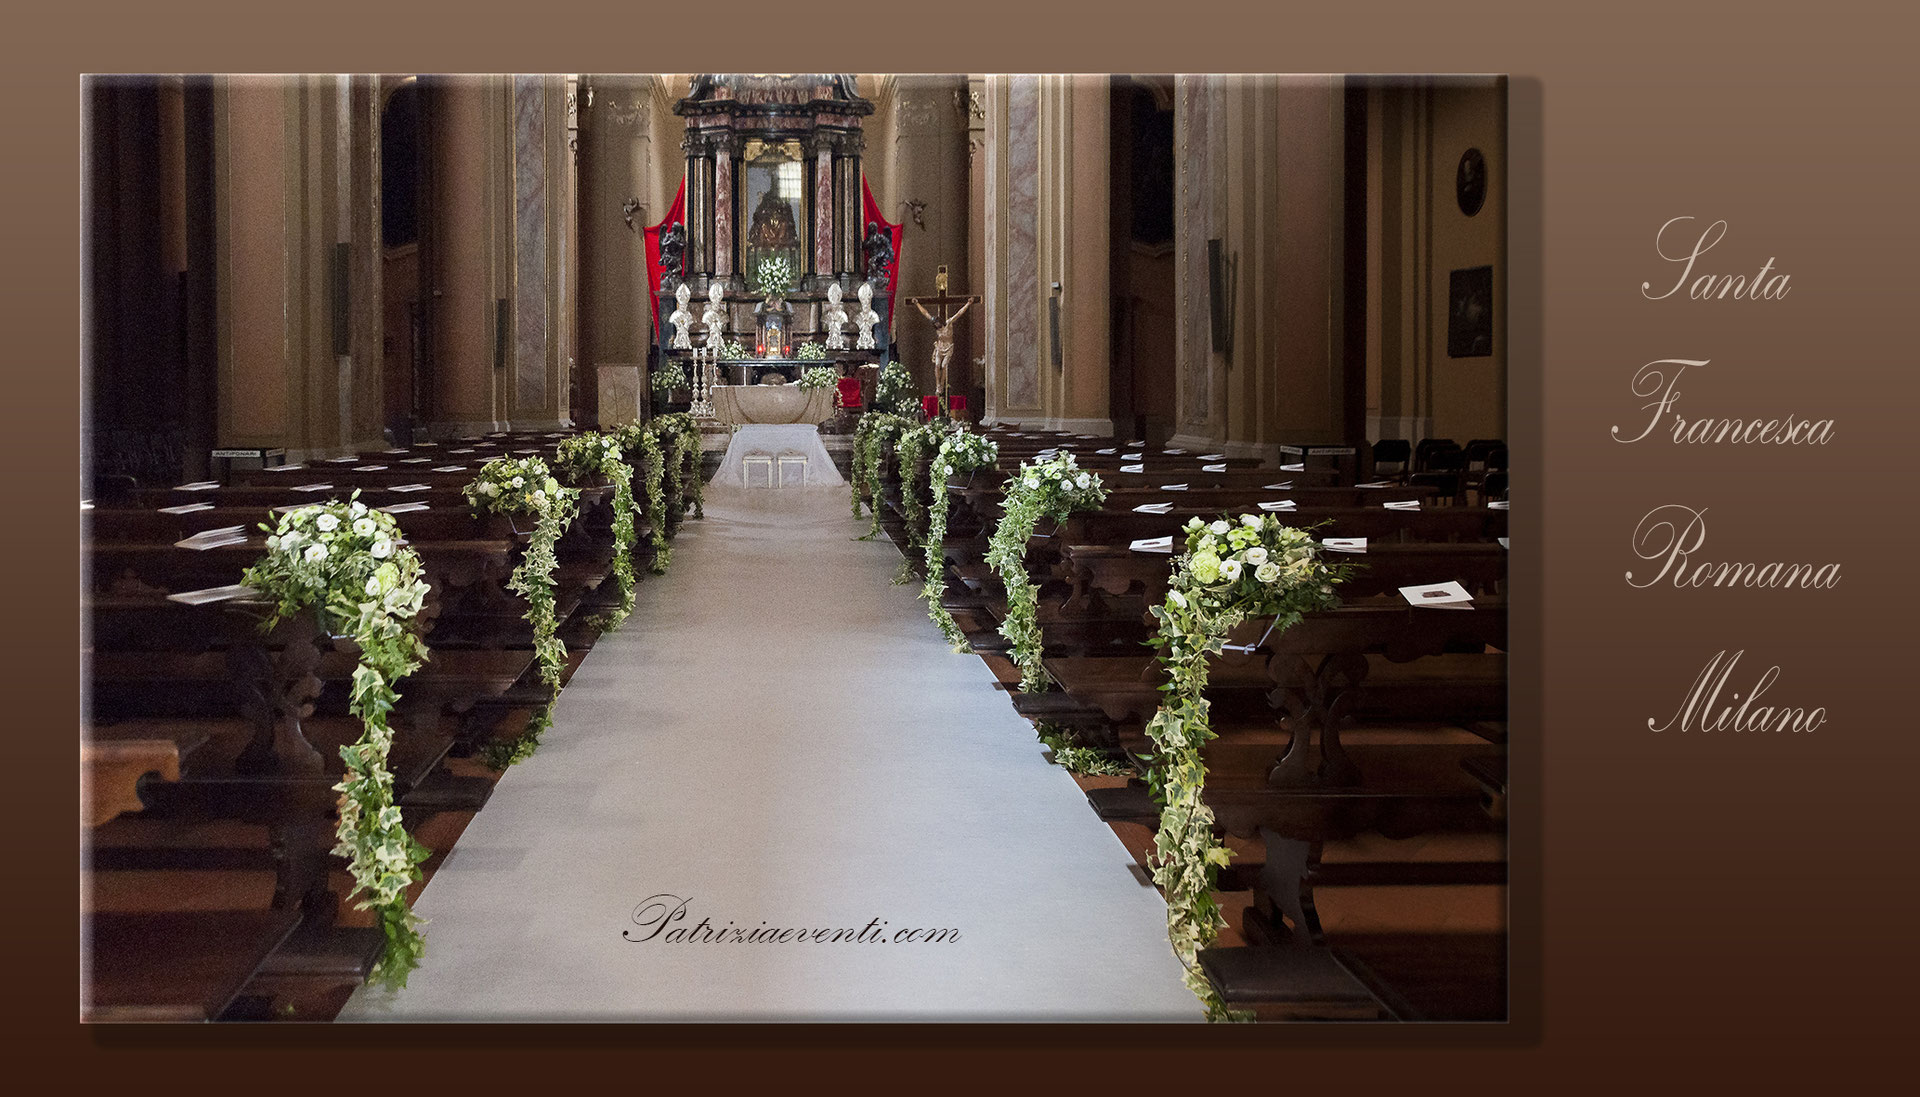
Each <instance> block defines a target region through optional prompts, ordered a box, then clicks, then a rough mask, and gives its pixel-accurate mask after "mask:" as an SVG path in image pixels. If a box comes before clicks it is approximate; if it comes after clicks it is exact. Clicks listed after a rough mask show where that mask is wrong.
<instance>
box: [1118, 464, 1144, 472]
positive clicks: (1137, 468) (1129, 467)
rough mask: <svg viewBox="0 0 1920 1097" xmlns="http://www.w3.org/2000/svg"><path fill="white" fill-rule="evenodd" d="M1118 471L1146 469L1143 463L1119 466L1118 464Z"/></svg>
mask: <svg viewBox="0 0 1920 1097" xmlns="http://www.w3.org/2000/svg"><path fill="white" fill-rule="evenodd" d="M1120 471H1121V472H1145V471H1147V466H1145V465H1121V466H1120Z"/></svg>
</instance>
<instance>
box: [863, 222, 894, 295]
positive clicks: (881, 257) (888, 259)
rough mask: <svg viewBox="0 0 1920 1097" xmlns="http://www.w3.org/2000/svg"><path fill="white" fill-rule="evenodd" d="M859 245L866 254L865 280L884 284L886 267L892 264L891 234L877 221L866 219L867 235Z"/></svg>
mask: <svg viewBox="0 0 1920 1097" xmlns="http://www.w3.org/2000/svg"><path fill="white" fill-rule="evenodd" d="M860 246H861V249H862V250H863V251H865V252H866V255H867V280H868V281H870V282H879V283H882V284H884V283H885V282H886V280H887V268H888V267H891V266H893V234H892V233H890V232H888V231H887V230H885V229H883V228H881V227H880V225H879V223H878V222H875V221H868V222H867V236H866V239H864V240H862V241H861V244H860Z"/></svg>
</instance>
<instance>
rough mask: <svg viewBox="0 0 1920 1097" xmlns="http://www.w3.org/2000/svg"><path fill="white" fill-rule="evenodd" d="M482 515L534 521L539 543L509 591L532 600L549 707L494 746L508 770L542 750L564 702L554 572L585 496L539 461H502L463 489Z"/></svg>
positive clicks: (497, 765) (530, 616) (490, 752)
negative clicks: (557, 707)
mask: <svg viewBox="0 0 1920 1097" xmlns="http://www.w3.org/2000/svg"><path fill="white" fill-rule="evenodd" d="M461 490H462V492H463V494H465V495H466V497H467V502H468V503H469V504H471V505H472V507H473V509H474V511H475V512H476V513H480V514H506V515H532V516H533V519H534V526H533V540H532V541H531V542H530V543H529V544H528V545H527V551H526V555H525V556H523V557H522V558H521V560H520V566H519V567H517V568H515V569H513V575H512V576H510V577H509V578H508V579H507V589H508V590H511V591H513V592H514V593H516V594H518V595H520V596H521V597H523V598H525V599H526V600H527V622H528V623H529V624H531V625H533V652H534V656H535V658H536V659H538V660H539V663H540V680H541V681H542V682H543V683H545V684H546V686H547V689H548V691H549V692H548V696H547V704H546V707H544V708H542V709H541V710H540V711H539V712H536V713H535V714H534V715H533V717H532V718H531V719H529V720H528V721H527V727H526V730H525V731H523V732H521V733H520V735H519V736H518V737H516V738H515V739H513V740H511V741H509V742H505V743H493V744H489V745H488V747H487V751H486V762H487V764H488V765H489V766H492V767H493V768H494V769H505V768H507V767H508V766H510V765H512V764H514V763H515V762H518V761H520V760H521V759H523V758H526V757H527V756H528V755H530V754H532V753H533V752H534V749H535V748H536V747H538V746H539V745H540V735H541V733H542V732H544V731H546V730H547V728H548V727H550V726H552V724H553V705H554V702H555V701H557V700H559V698H560V674H561V672H562V671H563V670H565V669H566V663H567V645H566V644H564V643H562V642H561V640H560V637H559V629H560V622H559V621H558V619H557V618H556V607H555V602H554V583H553V570H554V568H555V567H556V566H558V564H559V562H560V561H559V558H558V557H557V556H556V555H555V550H554V546H555V545H556V544H558V543H559V540H560V535H561V534H563V533H565V532H566V531H567V527H568V526H569V525H572V524H573V516H574V514H575V512H576V511H577V510H578V509H579V502H580V492H579V490H578V489H576V488H566V487H561V486H560V481H558V480H556V479H554V478H553V475H552V473H551V472H549V471H548V469H547V463H546V462H545V461H542V460H540V459H539V458H538V457H518V458H507V457H496V458H494V459H493V460H491V461H488V462H487V463H486V465H485V466H484V467H482V468H481V470H480V475H479V476H477V477H475V478H474V480H473V482H472V483H469V484H468V485H467V486H466V487H465V488H463V489H461Z"/></svg>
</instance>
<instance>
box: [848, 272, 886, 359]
mask: <svg viewBox="0 0 1920 1097" xmlns="http://www.w3.org/2000/svg"><path fill="white" fill-rule="evenodd" d="M853 325H854V326H855V327H857V328H859V329H860V338H859V339H857V340H855V341H854V344H853V346H854V349H855V350H872V349H873V348H874V342H873V329H874V328H877V327H879V326H880V314H879V313H877V312H875V311H873V283H871V282H862V283H860V311H859V312H857V313H854V315H853Z"/></svg>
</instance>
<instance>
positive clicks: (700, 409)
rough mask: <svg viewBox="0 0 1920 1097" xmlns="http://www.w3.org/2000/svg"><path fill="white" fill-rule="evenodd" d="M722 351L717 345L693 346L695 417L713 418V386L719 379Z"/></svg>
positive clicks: (691, 409)
mask: <svg viewBox="0 0 1920 1097" xmlns="http://www.w3.org/2000/svg"><path fill="white" fill-rule="evenodd" d="M719 358H720V351H719V349H718V348H716V347H695V348H693V406H692V407H691V408H689V409H687V410H688V411H690V412H691V413H692V414H693V417H694V418H695V419H711V418H713V386H714V384H715V382H716V381H717V380H718V375H719V371H720V367H719V364H718V363H719Z"/></svg>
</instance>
